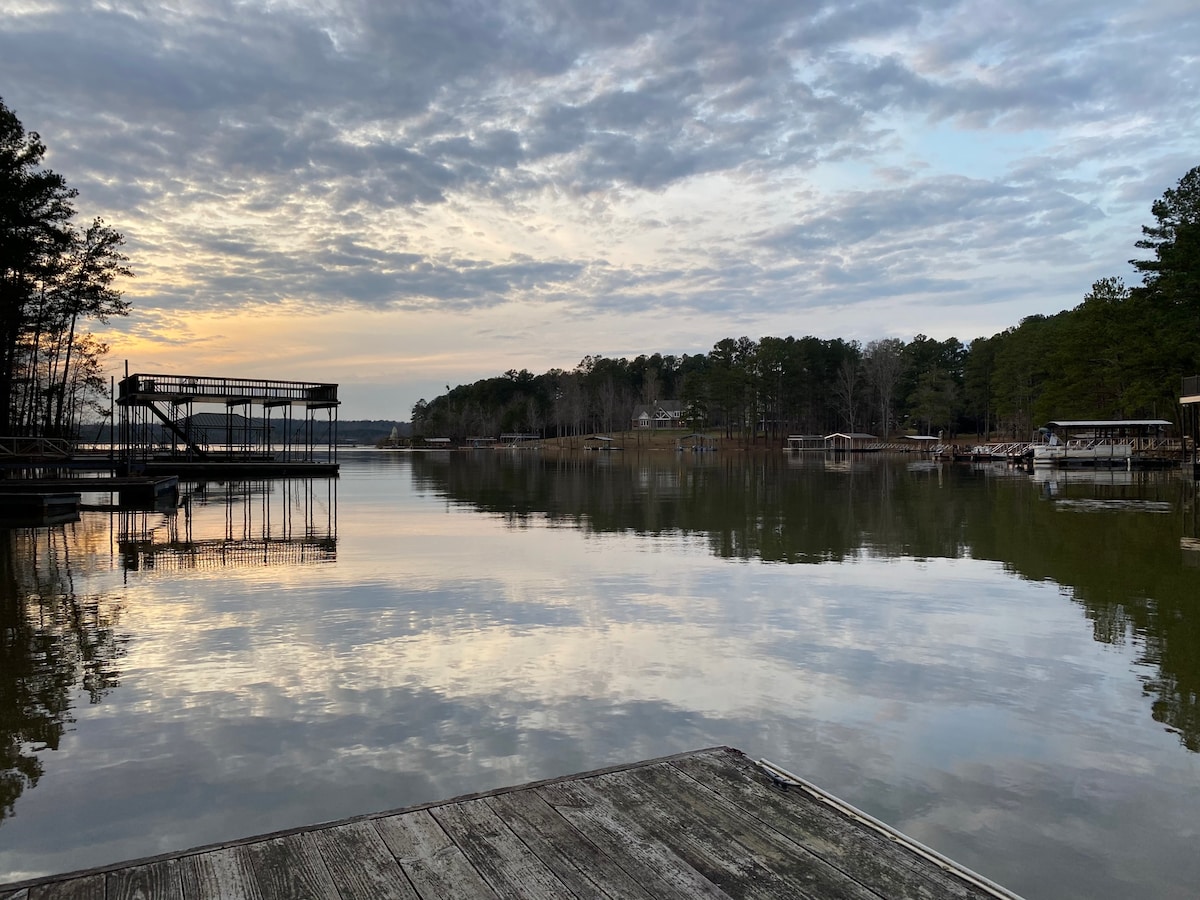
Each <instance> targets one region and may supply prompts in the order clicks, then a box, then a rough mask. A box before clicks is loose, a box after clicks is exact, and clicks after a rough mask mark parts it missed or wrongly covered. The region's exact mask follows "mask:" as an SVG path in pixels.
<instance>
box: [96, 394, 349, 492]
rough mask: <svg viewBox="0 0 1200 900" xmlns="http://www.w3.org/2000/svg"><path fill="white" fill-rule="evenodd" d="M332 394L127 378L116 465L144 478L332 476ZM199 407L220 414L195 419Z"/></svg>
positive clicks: (334, 439) (334, 408)
mask: <svg viewBox="0 0 1200 900" xmlns="http://www.w3.org/2000/svg"><path fill="white" fill-rule="evenodd" d="M337 392H338V386H337V385H336V384H329V383H321V382H309V381H276V380H260V379H253V378H221V377H213V376H206V375H161V374H155V375H151V374H145V373H138V374H134V375H127V376H126V377H125V378H123V379H121V381H120V382H119V384H118V386H117V398H116V403H117V406H118V407H119V408H120V416H119V421H118V436H117V442H118V456H119V459H120V461H121V466H122V468H123V470H124V471H125V472H143V473H147V474H152V473H155V472H167V471H169V472H171V473H173V474H178V475H206V474H216V473H220V474H226V475H228V474H235V473H241V474H251V473H253V474H256V475H263V476H273V475H325V474H335V473H336V472H337V468H338V467H337V409H338V406H339V405H340V401H339V400H338V395H337ZM198 406H199V407H209V408H211V407H218V408H223V410H224V412H223V413H213V412H205V413H202V414H199V413H197V411H196V407H198ZM322 414H323V415H322ZM322 419H323V421H322ZM222 421H223V427H222Z"/></svg>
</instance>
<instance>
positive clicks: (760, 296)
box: [0, 0, 1200, 420]
mask: <svg viewBox="0 0 1200 900" xmlns="http://www.w3.org/2000/svg"><path fill="white" fill-rule="evenodd" d="M1197 48H1200V11H1198V10H1197V7H1196V3H1195V0H1140V2H1136V3H1130V2H1128V0H1120V2H1118V0H1036V2H1035V0H1004V2H998V0H865V2H827V0H763V2H755V0H736V2H735V0H720V2H717V0H708V2H685V0H636V2H629V0H613V2H598V0H475V2H458V0H422V2H409V0H266V2H263V0H244V2H222V0H167V2H162V0H154V2H142V0H108V2H90V0H0V98H3V100H4V102H5V104H6V105H7V106H8V107H9V108H10V109H11V110H12V111H13V112H14V113H15V114H16V115H17V116H18V118H19V119H20V120H21V122H22V123H23V124H24V126H25V128H26V129H27V130H30V131H36V132H38V133H40V135H41V136H42V139H43V141H44V142H45V143H46V145H47V148H48V151H47V155H46V160H45V162H46V164H47V165H48V166H49V167H51V168H53V169H54V170H55V171H57V172H59V173H61V174H62V175H63V176H64V177H65V178H66V179H67V181H68V183H69V184H70V185H71V186H72V187H74V188H77V189H78V190H79V197H78V198H77V200H76V207H77V209H78V212H79V215H78V221H79V222H80V223H81V224H86V223H87V222H88V221H90V220H91V218H92V217H94V216H102V217H103V218H104V220H105V221H106V222H107V223H108V224H109V225H111V226H112V227H114V228H116V229H117V230H118V231H120V232H121V233H122V234H124V236H125V238H126V244H125V248H124V249H125V252H126V253H127V254H128V256H129V258H130V265H131V268H132V269H133V270H134V272H135V277H134V278H133V279H131V280H129V281H126V282H125V284H124V293H125V296H126V298H127V299H128V300H130V301H131V303H132V304H133V310H132V312H131V314H130V315H129V316H128V318H125V319H121V320H117V321H114V322H112V323H110V325H109V326H107V327H104V326H102V327H99V328H98V329H97V330H98V331H99V332H101V333H102V336H103V337H104V339H105V340H107V341H108V342H109V343H110V344H111V347H112V350H111V355H110V362H111V365H112V368H113V371H114V372H115V373H116V374H117V375H118V377H119V375H120V374H121V373H122V372H123V369H124V365H125V362H126V361H128V365H129V370H130V371H131V372H147V373H172V374H189V375H214V376H237V377H246V378H281V379H296V380H306V381H321V382H338V383H339V384H340V386H341V387H340V396H341V398H342V401H343V405H342V408H341V411H340V417H341V418H343V419H346V418H376V419H394V420H407V419H408V418H409V415H410V412H411V409H412V406H413V404H414V403H415V402H416V401H417V400H418V399H421V398H425V399H432V398H433V397H435V396H437V395H438V394H441V393H443V392H444V391H445V390H446V387H447V386H454V385H457V384H461V383H468V382H472V381H475V380H477V379H479V378H486V377H491V376H494V375H498V374H501V373H503V372H505V371H506V370H508V369H522V368H524V369H529V370H530V371H532V372H534V373H539V372H543V371H546V370H547V369H550V368H554V367H559V368H564V369H570V368H573V367H574V366H575V365H576V364H577V363H578V362H579V361H580V360H581V359H582V358H583V357H584V356H585V355H602V356H607V357H627V358H633V357H635V356H637V355H639V354H643V353H645V354H651V353H655V352H660V353H664V354H665V353H675V354H681V353H705V352H707V351H708V350H710V349H711V348H712V346H713V344H714V343H716V342H717V341H719V340H721V339H722V338H725V337H740V336H742V335H746V336H749V337H751V338H754V339H757V338H760V337H762V336H764V335H773V336H779V337H783V336H786V335H794V336H796V337H801V336H804V335H815V336H817V337H820V338H825V339H832V338H843V339H846V340H858V341H861V342H862V343H864V344H865V343H867V342H869V341H872V340H877V339H880V338H889V337H897V338H901V339H903V340H911V339H912V338H913V337H914V336H915V335H917V334H925V335H928V336H930V337H933V338H936V339H939V340H944V339H945V338H948V337H951V336H954V337H958V338H959V339H960V340H963V341H969V340H971V339H973V338H976V337H988V336H991V335H993V334H995V333H997V332H999V331H1002V330H1004V329H1005V328H1009V327H1012V326H1015V325H1017V324H1019V322H1020V320H1021V319H1022V318H1024V317H1025V316H1029V315H1033V314H1039V313H1040V314H1053V313H1056V312H1058V311H1060V310H1063V309H1069V308H1071V307H1073V306H1075V305H1077V304H1078V303H1080V302H1081V301H1082V299H1083V297H1084V295H1085V294H1086V293H1087V291H1088V289H1089V288H1090V286H1091V285H1092V283H1093V282H1095V281H1096V280H1098V279H1100V278H1104V277H1110V276H1119V277H1122V278H1124V279H1125V281H1126V283H1127V284H1135V283H1137V282H1138V278H1137V275H1136V273H1134V271H1133V269H1132V267H1130V266H1129V264H1128V260H1129V259H1130V258H1132V257H1135V256H1138V255H1139V254H1140V253H1141V251H1139V250H1138V249H1137V248H1136V247H1135V246H1134V245H1135V242H1136V241H1137V240H1138V239H1139V237H1140V236H1141V227H1142V226H1143V225H1145V224H1149V223H1151V222H1152V221H1153V218H1152V216H1151V213H1150V206H1151V204H1152V203H1153V202H1154V200H1156V199H1157V198H1159V197H1161V196H1162V193H1163V191H1165V190H1167V189H1168V188H1171V187H1173V186H1175V185H1176V184H1177V182H1178V181H1179V179H1180V178H1181V177H1182V176H1183V174H1184V173H1185V172H1187V171H1188V170H1189V169H1190V168H1192V167H1193V166H1196V165H1200V49H1197Z"/></svg>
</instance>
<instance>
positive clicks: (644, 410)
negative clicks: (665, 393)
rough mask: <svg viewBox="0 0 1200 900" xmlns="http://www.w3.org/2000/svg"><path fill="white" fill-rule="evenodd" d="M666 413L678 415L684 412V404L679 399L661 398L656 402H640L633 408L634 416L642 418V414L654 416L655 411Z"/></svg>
mask: <svg viewBox="0 0 1200 900" xmlns="http://www.w3.org/2000/svg"><path fill="white" fill-rule="evenodd" d="M660 412H661V413H664V414H665V415H678V414H679V413H682V412H683V404H682V403H680V402H679V401H678V400H659V401H657V402H655V403H639V404H638V405H637V406H635V407H634V408H633V417H634V418H635V419H640V418H641V417H642V416H652V415H654V414H655V413H660Z"/></svg>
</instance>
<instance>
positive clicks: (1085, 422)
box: [1046, 419, 1171, 428]
mask: <svg viewBox="0 0 1200 900" xmlns="http://www.w3.org/2000/svg"><path fill="white" fill-rule="evenodd" d="M1170 425H1171V423H1170V422H1168V421H1167V420H1166V419H1057V420H1055V421H1053V422H1047V423H1046V427H1047V428H1139V427H1141V428H1149V427H1153V426H1163V427H1170Z"/></svg>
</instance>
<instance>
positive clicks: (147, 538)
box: [117, 478, 337, 571]
mask: <svg viewBox="0 0 1200 900" xmlns="http://www.w3.org/2000/svg"><path fill="white" fill-rule="evenodd" d="M214 512H215V513H219V514H220V515H216V514H213V513H214ZM117 546H118V549H119V552H120V556H121V565H122V567H123V568H125V569H126V570H127V571H139V570H143V569H158V570H161V569H165V570H177V569H197V568H213V567H224V566H295V565H306V564H310V563H331V562H333V561H335V560H336V559H337V481H336V480H335V479H312V478H305V479H299V478H280V479H273V480H270V481H239V482H229V483H223V484H203V483H202V484H196V485H192V486H189V487H188V488H186V489H185V490H184V492H183V496H182V502H181V508H180V509H172V510H169V511H167V512H157V513H152V512H143V511H121V512H120V514H119V520H118V529H117Z"/></svg>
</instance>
